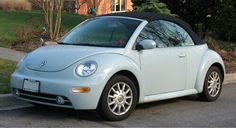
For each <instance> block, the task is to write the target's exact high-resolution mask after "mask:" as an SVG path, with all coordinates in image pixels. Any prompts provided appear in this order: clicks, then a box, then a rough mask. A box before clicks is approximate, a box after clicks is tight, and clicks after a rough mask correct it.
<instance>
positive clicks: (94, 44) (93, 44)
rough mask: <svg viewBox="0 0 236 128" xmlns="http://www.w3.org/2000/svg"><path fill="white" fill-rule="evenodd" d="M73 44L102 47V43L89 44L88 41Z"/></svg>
mask: <svg viewBox="0 0 236 128" xmlns="http://www.w3.org/2000/svg"><path fill="white" fill-rule="evenodd" d="M74 45H82V46H96V47H103V46H102V45H97V44H89V43H80V44H74Z"/></svg>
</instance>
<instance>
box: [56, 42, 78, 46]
mask: <svg viewBox="0 0 236 128" xmlns="http://www.w3.org/2000/svg"><path fill="white" fill-rule="evenodd" d="M57 44H62V45H74V44H70V43H65V42H57Z"/></svg>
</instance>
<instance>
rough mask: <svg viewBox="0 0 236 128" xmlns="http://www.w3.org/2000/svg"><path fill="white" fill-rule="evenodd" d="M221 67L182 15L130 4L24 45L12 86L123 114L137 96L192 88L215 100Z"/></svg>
mask: <svg viewBox="0 0 236 128" xmlns="http://www.w3.org/2000/svg"><path fill="white" fill-rule="evenodd" d="M224 74H225V68H224V63H223V61H222V59H221V57H220V56H219V55H218V54H217V53H216V52H214V51H212V50H210V49H209V48H208V46H207V44H205V43H204V42H203V41H201V39H199V37H198V36H197V35H196V34H195V33H194V32H193V31H192V29H191V28H190V27H189V25H188V24H187V23H185V22H184V21H182V20H180V19H178V18H173V17H169V16H164V15H160V14H155V13H136V12H129V13H116V14H109V15H103V16H97V17H94V18H91V19H88V20H86V21H84V22H82V23H81V24H79V25H78V26H76V27H75V28H74V29H73V30H71V31H70V32H69V33H68V34H66V35H65V36H63V37H62V38H61V40H60V41H59V42H58V45H51V46H43V47H41V48H38V49H37V50H35V51H33V52H31V53H29V54H28V55H26V56H25V57H24V58H22V60H21V61H20V62H19V64H18V65H17V69H16V71H15V72H14V73H13V74H12V78H11V87H12V92H13V94H14V96H16V97H17V98H19V99H22V100H25V101H29V102H31V103H35V104H43V105H50V106H56V107H64V108H73V109H76V110H95V109H96V110H97V111H98V112H99V113H100V114H101V115H102V116H103V117H105V118H107V119H108V120H122V119H125V118H127V117H128V116H129V115H130V114H131V113H132V112H133V110H134V108H135V106H136V105H137V104H141V103H146V102H151V101H158V100H164V99H169V98H175V97H181V96H186V95H192V94H198V96H199V97H200V98H201V99H202V100H206V101H214V100H216V99H217V98H218V97H219V95H220V93H221V90H222V83H223V79H224Z"/></svg>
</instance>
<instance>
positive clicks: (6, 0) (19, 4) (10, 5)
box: [0, 0, 32, 11]
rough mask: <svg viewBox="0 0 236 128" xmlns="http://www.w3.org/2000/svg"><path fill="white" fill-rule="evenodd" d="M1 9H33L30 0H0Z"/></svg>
mask: <svg viewBox="0 0 236 128" xmlns="http://www.w3.org/2000/svg"><path fill="white" fill-rule="evenodd" d="M0 9H2V10H6V11H13V10H31V9H32V5H31V3H30V2H29V1H28V0H0Z"/></svg>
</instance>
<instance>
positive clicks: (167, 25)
mask: <svg viewBox="0 0 236 128" xmlns="http://www.w3.org/2000/svg"><path fill="white" fill-rule="evenodd" d="M145 39H150V40H154V41H155V42H156V43H157V47H159V48H164V47H176V46H191V45H194V42H193V40H192V38H191V37H190V35H189V34H188V33H187V32H186V31H185V30H184V29H183V28H182V27H180V26H179V25H177V24H175V23H172V22H169V21H164V20H158V21H152V22H150V23H148V24H147V25H146V26H145V28H144V29H143V30H142V32H141V33H140V35H139V37H138V38H137V41H142V40H145Z"/></svg>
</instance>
